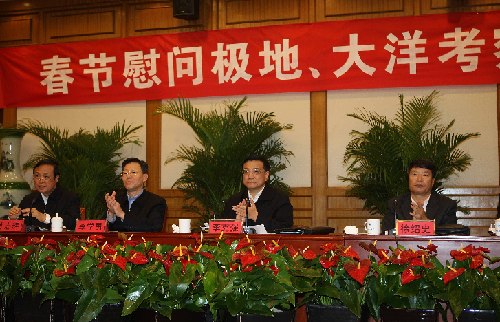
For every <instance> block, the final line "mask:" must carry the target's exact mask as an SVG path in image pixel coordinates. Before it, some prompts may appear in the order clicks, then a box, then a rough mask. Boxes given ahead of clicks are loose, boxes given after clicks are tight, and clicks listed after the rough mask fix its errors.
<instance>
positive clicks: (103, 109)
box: [17, 101, 146, 183]
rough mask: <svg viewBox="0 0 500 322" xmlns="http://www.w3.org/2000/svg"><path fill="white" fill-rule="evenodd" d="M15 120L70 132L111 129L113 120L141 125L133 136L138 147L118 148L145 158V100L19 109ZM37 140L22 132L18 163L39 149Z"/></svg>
mask: <svg viewBox="0 0 500 322" xmlns="http://www.w3.org/2000/svg"><path fill="white" fill-rule="evenodd" d="M17 119H18V120H19V121H22V120H28V119H31V120H38V121H40V122H43V123H44V124H46V125H52V126H56V127H58V128H60V129H67V130H68V131H69V133H70V134H72V133H74V132H76V131H78V130H79V129H80V128H83V129H86V130H88V131H90V132H93V131H94V130H95V129H96V128H97V127H101V128H103V129H111V128H112V127H113V126H114V125H115V124H116V123H117V122H119V123H123V122H124V121H125V124H126V125H132V126H138V125H143V127H142V128H140V129H139V130H138V131H137V133H136V134H137V136H138V137H139V138H141V140H142V142H143V143H142V146H136V145H131V144H129V145H127V146H125V147H124V148H123V150H122V151H121V153H122V157H123V158H127V157H138V158H140V159H146V127H145V125H146V104H145V102H143V101H141V102H123V103H113V104H93V105H78V106H57V107H56V106H54V107H36V108H19V109H18V110H17ZM39 146H40V143H39V139H38V138H37V137H36V136H33V135H31V134H28V135H26V136H25V137H24V138H23V141H22V143H21V155H20V161H21V165H22V164H23V163H24V162H26V160H27V159H28V158H29V156H30V155H31V154H33V153H34V152H36V150H37V149H38V148H39ZM24 176H25V179H26V180H27V181H28V182H30V183H31V182H32V180H31V171H27V172H26V173H25V174H24Z"/></svg>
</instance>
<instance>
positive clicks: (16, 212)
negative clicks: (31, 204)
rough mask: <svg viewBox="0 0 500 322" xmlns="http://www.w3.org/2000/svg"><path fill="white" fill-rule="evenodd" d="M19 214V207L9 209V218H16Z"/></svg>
mask: <svg viewBox="0 0 500 322" xmlns="http://www.w3.org/2000/svg"><path fill="white" fill-rule="evenodd" d="M20 215H21V208H19V207H17V206H14V207H12V208H10V210H9V219H18V218H19V216H20Z"/></svg>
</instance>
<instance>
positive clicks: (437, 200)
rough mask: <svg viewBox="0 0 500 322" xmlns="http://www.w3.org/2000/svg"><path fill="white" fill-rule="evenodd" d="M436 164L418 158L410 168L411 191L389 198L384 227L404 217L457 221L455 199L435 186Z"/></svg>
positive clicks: (442, 222)
mask: <svg viewBox="0 0 500 322" xmlns="http://www.w3.org/2000/svg"><path fill="white" fill-rule="evenodd" d="M435 175H436V166H435V165H434V164H433V163H432V162H430V161H427V160H415V161H413V162H412V163H410V166H409V170H408V181H409V190H410V191H409V192H408V193H406V194H404V195H401V196H399V197H397V198H392V199H391V200H390V201H389V210H388V212H387V213H386V214H385V216H384V220H383V223H382V230H383V231H386V230H387V231H388V230H390V229H392V228H394V227H395V218H396V217H397V219H401V220H427V219H430V220H432V219H434V220H436V226H441V225H447V224H456V223H457V215H456V212H457V203H456V201H454V200H452V199H450V198H448V197H446V196H443V195H441V194H438V193H437V192H435V191H433V190H432V187H433V185H434V181H435V179H434V177H435Z"/></svg>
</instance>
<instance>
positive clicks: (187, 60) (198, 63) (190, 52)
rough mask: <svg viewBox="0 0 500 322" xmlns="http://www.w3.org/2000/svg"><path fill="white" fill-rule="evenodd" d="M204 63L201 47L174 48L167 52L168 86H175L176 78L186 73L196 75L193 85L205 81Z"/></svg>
mask: <svg viewBox="0 0 500 322" xmlns="http://www.w3.org/2000/svg"><path fill="white" fill-rule="evenodd" d="M177 56H179V57H177ZM174 58H175V59H174ZM202 63H203V59H202V48H201V47H184V48H179V47H174V48H172V51H171V52H169V53H168V54H167V64H168V86H169V87H173V86H175V79H176V78H182V77H183V76H184V75H186V76H190V77H194V76H195V75H196V77H195V78H194V79H193V85H199V84H201V83H202V82H203V64H202ZM174 72H176V73H174Z"/></svg>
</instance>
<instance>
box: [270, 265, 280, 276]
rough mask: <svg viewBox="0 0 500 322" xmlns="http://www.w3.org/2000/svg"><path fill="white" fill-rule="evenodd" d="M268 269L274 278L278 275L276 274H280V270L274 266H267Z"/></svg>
mask: <svg viewBox="0 0 500 322" xmlns="http://www.w3.org/2000/svg"><path fill="white" fill-rule="evenodd" d="M269 268H270V269H271V270H272V271H273V273H274V276H276V275H278V273H279V272H280V269H279V268H278V267H276V266H274V265H271V266H269Z"/></svg>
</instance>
